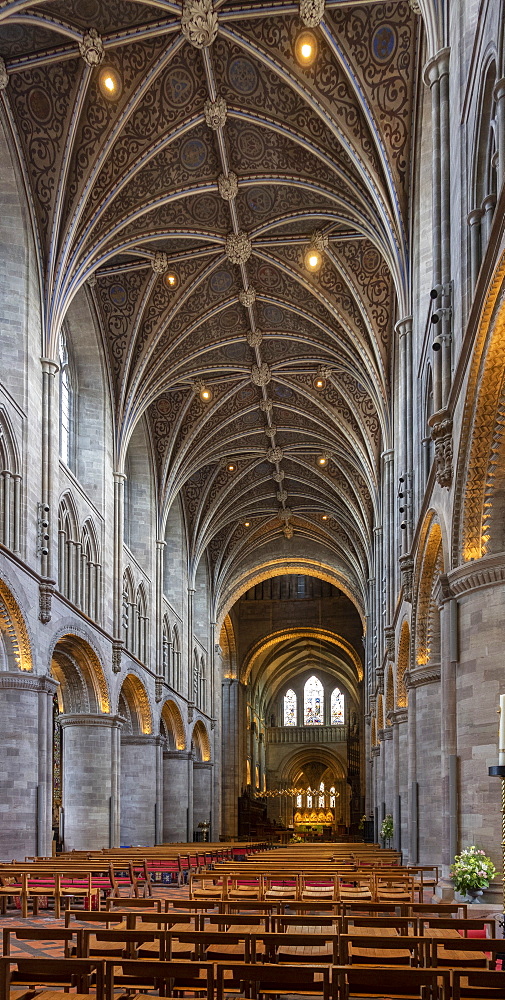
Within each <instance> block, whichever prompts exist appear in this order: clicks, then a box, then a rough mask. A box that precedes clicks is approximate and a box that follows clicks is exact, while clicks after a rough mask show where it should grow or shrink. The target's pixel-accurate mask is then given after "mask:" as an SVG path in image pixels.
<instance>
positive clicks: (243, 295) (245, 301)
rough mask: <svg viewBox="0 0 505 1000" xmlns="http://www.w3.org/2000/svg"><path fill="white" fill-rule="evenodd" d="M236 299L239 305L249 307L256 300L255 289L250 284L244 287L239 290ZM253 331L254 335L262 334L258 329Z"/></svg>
mask: <svg viewBox="0 0 505 1000" xmlns="http://www.w3.org/2000/svg"><path fill="white" fill-rule="evenodd" d="M238 300H239V302H240V304H241V305H243V306H245V307H246V309H249V308H250V307H251V306H252V305H254V303H255V302H256V291H255V289H254V288H253V287H252V285H250V286H249V288H244V289H243V290H242V291H241V292H239V296H238ZM255 333H256V336H261V337H262V334H260V333H259V331H255ZM248 339H249V338H248Z"/></svg>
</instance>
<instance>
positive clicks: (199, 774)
mask: <svg viewBox="0 0 505 1000" xmlns="http://www.w3.org/2000/svg"><path fill="white" fill-rule="evenodd" d="M213 768H214V765H213V764H212V762H211V761H200V760H195V761H194V762H193V829H194V831H196V830H198V824H199V823H210V822H211V818H212V772H213ZM209 839H210V829H209Z"/></svg>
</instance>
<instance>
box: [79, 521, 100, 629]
mask: <svg viewBox="0 0 505 1000" xmlns="http://www.w3.org/2000/svg"><path fill="white" fill-rule="evenodd" d="M80 569H81V574H80V575H81V580H80V596H81V600H80V606H81V608H82V610H83V611H84V614H86V615H87V616H88V618H92V619H93V620H94V621H99V620H100V584H101V565H100V544H99V541H98V537H97V533H96V528H95V524H94V522H93V521H92V519H91V518H88V519H87V520H86V521H85V522H84V525H83V529H82V533H81V567H80Z"/></svg>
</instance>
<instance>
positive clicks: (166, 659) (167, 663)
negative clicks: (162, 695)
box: [161, 615, 173, 687]
mask: <svg viewBox="0 0 505 1000" xmlns="http://www.w3.org/2000/svg"><path fill="white" fill-rule="evenodd" d="M161 641H162V666H163V679H164V680H165V681H166V683H167V684H170V687H172V685H173V678H172V630H171V628H170V621H169V618H168V615H163V628H162V637H161Z"/></svg>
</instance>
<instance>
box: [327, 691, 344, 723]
mask: <svg viewBox="0 0 505 1000" xmlns="http://www.w3.org/2000/svg"><path fill="white" fill-rule="evenodd" d="M330 714H331V725H332V726H343V724H344V696H343V694H342V692H341V691H339V689H338V688H335V690H334V691H332V693H331V713H330Z"/></svg>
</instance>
